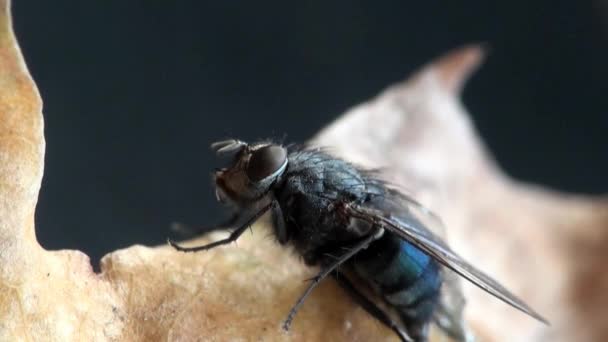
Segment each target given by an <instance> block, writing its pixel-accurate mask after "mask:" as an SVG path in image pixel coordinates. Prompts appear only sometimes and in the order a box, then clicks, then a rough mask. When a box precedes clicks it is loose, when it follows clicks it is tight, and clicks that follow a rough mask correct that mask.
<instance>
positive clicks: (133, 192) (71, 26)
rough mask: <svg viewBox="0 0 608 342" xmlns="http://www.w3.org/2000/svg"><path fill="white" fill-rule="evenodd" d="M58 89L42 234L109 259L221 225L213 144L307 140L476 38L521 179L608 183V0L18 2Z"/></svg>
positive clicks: (497, 124)
mask: <svg viewBox="0 0 608 342" xmlns="http://www.w3.org/2000/svg"><path fill="white" fill-rule="evenodd" d="M13 13H14V24H15V30H16V33H17V36H18V39H19V41H20V44H21V46H22V49H23V53H24V55H25V58H26V61H27V63H28V65H29V68H30V70H31V72H32V74H33V77H34V79H35V80H36V82H37V84H38V87H39V89H40V92H41V94H42V97H43V99H44V114H45V124H46V128H45V132H46V140H47V153H46V167H45V169H46V170H45V176H44V180H43V184H42V191H41V194H40V203H39V205H38V210H37V234H38V236H39V239H40V240H41V242H42V244H43V245H44V246H45V247H47V248H51V249H57V248H78V249H82V250H84V251H85V252H87V253H88V254H89V255H90V256H91V257H92V258H93V260H97V259H98V258H99V257H100V256H102V255H103V254H105V253H106V252H108V251H110V250H113V249H115V248H119V247H125V246H128V245H131V244H134V243H143V244H159V243H163V242H164V240H165V238H166V236H167V235H168V234H169V232H168V226H169V223H170V222H171V221H175V220H177V221H183V222H188V223H200V224H210V223H213V222H216V221H217V220H218V219H219V217H220V213H221V211H219V210H218V208H219V206H218V205H217V204H215V203H214V202H215V200H214V196H213V195H212V191H211V189H212V188H211V183H210V176H209V172H210V171H211V169H212V167H213V166H215V159H214V156H213V155H212V153H211V152H210V151H209V149H208V144H209V143H210V142H212V141H214V140H216V139H219V138H224V137H226V136H236V137H240V138H242V139H246V140H247V139H248V140H251V139H254V138H260V137H262V138H265V137H269V136H280V137H282V136H283V135H286V136H287V138H288V140H291V141H303V140H306V139H307V138H309V137H310V136H311V135H313V134H314V133H315V132H316V131H317V130H319V129H320V128H321V127H323V125H325V124H326V123H328V122H329V121H330V120H332V119H333V118H335V117H337V116H338V115H339V114H340V113H341V112H343V111H344V110H346V109H347V108H349V107H350V106H353V105H355V104H358V103H360V102H362V101H364V100H366V99H368V98H370V97H371V96H374V95H375V94H377V93H378V92H379V91H380V90H382V89H383V88H384V87H386V86H388V85H389V84H391V83H393V82H396V81H399V80H402V79H403V78H405V77H406V76H407V75H408V74H410V73H411V72H413V71H414V70H415V69H416V68H418V67H419V66H420V65H422V64H424V63H426V62H428V61H429V60H430V59H432V58H434V57H436V56H438V55H440V54H442V53H444V52H446V51H448V50H450V49H452V48H455V47H458V46H460V45H463V44H466V43H471V42H484V43H487V44H488V45H489V47H490V48H491V54H490V55H489V58H488V59H487V62H486V63H485V64H484V66H483V67H482V69H480V71H479V72H478V73H477V74H476V75H475V76H474V77H473V78H472V80H471V81H470V82H469V85H468V87H467V88H466V90H465V93H464V102H465V104H466V106H467V108H468V109H469V110H470V111H471V113H472V114H473V116H474V121H475V124H476V126H477V128H478V129H479V130H480V132H481V135H482V136H483V137H484V139H485V140H486V141H487V143H488V144H489V146H490V148H491V150H492V151H493V152H494V154H495V155H496V158H497V159H498V161H499V163H500V164H501V165H502V166H503V167H504V168H505V169H506V171H507V172H508V173H509V174H510V175H512V176H514V177H517V178H519V179H522V180H526V181H530V182H535V183H541V184H545V185H548V186H551V187H553V188H557V189H561V190H567V191H574V192H583V193H606V192H607V191H608V182H607V181H606V179H605V175H606V174H608V158H607V156H608V154H607V153H608V138H607V137H606V132H607V131H608V112H607V110H606V108H608V96H607V95H606V91H605V90H606V80H607V79H608V67H607V66H606V61H608V6H606V5H605V4H604V3H603V2H602V1H601V0H598V1H595V2H594V1H548V0H543V1H534V2H524V1H519V2H518V1H504V2H491V1H470V2H457V3H452V2H448V1H393V2H391V1H385V2H371V1H352V0H350V1H304V2H284V1H266V2H259V1H224V2H222V1H213V2H203V1H176V2H172V1H152V0H146V1H143V0H142V1H124V0H117V1H95V2H93V1H63V0H54V1H27V0H19V1H14V4H13Z"/></svg>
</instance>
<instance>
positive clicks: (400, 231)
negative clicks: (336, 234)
mask: <svg viewBox="0 0 608 342" xmlns="http://www.w3.org/2000/svg"><path fill="white" fill-rule="evenodd" d="M390 202H392V201H389V203H386V204H387V205H388V207H389V208H386V209H388V210H386V211H385V210H379V209H377V208H372V207H368V206H365V205H358V204H349V205H347V206H346V207H345V211H346V214H347V215H349V216H352V217H355V218H358V219H360V220H364V221H367V222H369V223H371V224H377V225H379V226H381V227H383V228H384V229H386V230H387V231H389V232H391V233H394V234H396V235H397V236H399V237H401V238H402V239H404V240H407V241H408V242H410V243H412V244H413V245H414V246H416V247H418V248H419V249H420V250H422V251H424V252H425V253H427V254H428V255H429V256H431V257H433V258H434V259H435V260H437V262H439V263H441V264H442V265H444V266H445V267H447V268H449V269H451V270H452V271H454V272H455V273H457V274H459V275H460V276H462V277H463V278H465V279H467V280H468V281H470V282H471V283H473V284H475V285H476V286H478V287H479V288H481V289H482V290H484V291H486V292H488V293H490V294H491V295H493V296H494V297H496V298H498V299H500V300H502V301H503V302H505V303H507V304H509V305H511V306H513V307H514V308H516V309H518V310H520V311H522V312H524V313H526V314H528V315H530V316H531V317H534V318H535V319H537V320H539V321H541V322H543V323H545V324H548V322H547V320H546V319H544V318H543V317H542V316H541V315H539V314H538V313H537V312H536V311H534V310H533V309H532V308H530V307H529V306H528V305H527V304H526V303H524V302H523V301H522V300H521V299H519V298H517V297H516V296H515V295H513V294H512V293H511V292H509V291H508V290H507V289H505V288H504V287H503V286H502V285H500V284H499V283H498V282H497V281H496V280H494V279H492V278H491V277H490V276H488V275H487V274H485V273H483V272H482V271H480V270H478V269H477V268H475V267H474V266H472V265H471V264H469V263H468V262H466V261H464V260H463V259H462V258H461V257H460V256H458V255H457V254H456V253H455V252H454V251H452V249H451V248H450V247H448V246H447V245H446V244H445V242H443V240H442V239H441V238H439V237H438V236H437V235H436V234H434V233H433V232H431V231H430V230H429V229H427V227H425V225H424V224H422V223H421V221H419V220H418V219H417V218H416V217H415V215H413V214H412V212H411V208H412V206H411V205H410V206H409V207H402V208H401V211H405V212H406V214H405V215H399V216H395V213H399V212H400V211H398V208H396V207H393V208H391V206H393V205H396V204H397V203H390ZM414 207H415V206H414ZM408 210H409V215H407V213H408Z"/></svg>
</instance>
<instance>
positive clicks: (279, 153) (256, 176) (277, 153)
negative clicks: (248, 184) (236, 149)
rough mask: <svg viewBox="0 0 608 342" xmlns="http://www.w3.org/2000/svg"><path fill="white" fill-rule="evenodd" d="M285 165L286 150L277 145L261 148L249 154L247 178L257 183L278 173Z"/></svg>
mask: <svg viewBox="0 0 608 342" xmlns="http://www.w3.org/2000/svg"><path fill="white" fill-rule="evenodd" d="M286 163H287V150H286V149H285V148H283V147H282V146H279V145H268V146H264V147H261V148H259V149H257V150H255V151H253V152H252V153H251V157H250V158H249V163H248V164H247V177H249V180H251V181H253V182H258V181H260V180H262V179H264V178H268V177H270V176H272V175H274V174H276V173H278V172H280V171H281V170H282V169H283V168H284V167H285V164H286Z"/></svg>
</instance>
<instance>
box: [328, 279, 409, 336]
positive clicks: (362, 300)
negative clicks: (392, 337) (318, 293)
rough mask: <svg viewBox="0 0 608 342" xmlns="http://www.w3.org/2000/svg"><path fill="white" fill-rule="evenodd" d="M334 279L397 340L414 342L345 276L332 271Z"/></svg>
mask: <svg viewBox="0 0 608 342" xmlns="http://www.w3.org/2000/svg"><path fill="white" fill-rule="evenodd" d="M331 275H332V276H333V277H334V279H336V281H337V282H338V285H340V287H342V289H344V290H345V291H346V293H348V295H349V296H350V297H351V298H352V299H353V300H354V301H355V302H356V303H357V304H359V306H361V307H362V308H363V309H364V310H365V311H367V313H368V314H370V315H371V316H372V317H374V318H375V319H377V320H378V321H380V323H382V324H384V325H386V326H387V327H389V328H390V329H391V330H393V331H394V332H395V334H397V336H398V337H399V339H401V341H403V342H414V339H412V338H411V337H410V336H409V335H408V334H407V333H406V332H405V331H403V330H402V329H401V328H400V327H399V325H398V324H397V323H396V322H395V321H394V320H393V319H392V318H391V317H390V316H389V315H387V314H386V312H384V311H382V309H380V308H379V307H378V306H377V305H376V304H374V303H373V302H372V301H371V300H369V299H368V298H367V297H366V296H365V295H364V294H363V293H361V292H359V290H357V288H356V287H355V286H354V285H353V284H352V283H351V282H350V281H349V280H348V279H347V278H346V276H345V275H343V274H342V273H340V272H338V271H334V272H332V274H331Z"/></svg>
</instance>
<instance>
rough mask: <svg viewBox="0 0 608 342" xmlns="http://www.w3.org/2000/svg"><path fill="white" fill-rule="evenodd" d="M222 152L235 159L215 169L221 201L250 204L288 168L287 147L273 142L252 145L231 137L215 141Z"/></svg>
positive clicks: (265, 191)
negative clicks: (227, 164)
mask: <svg viewBox="0 0 608 342" xmlns="http://www.w3.org/2000/svg"><path fill="white" fill-rule="evenodd" d="M212 148H214V149H216V153H217V154H218V155H230V156H232V158H233V160H232V163H231V164H230V165H229V166H228V167H227V168H224V169H220V170H218V171H216V172H215V174H214V180H215V185H216V197H217V199H218V201H220V202H229V203H233V204H237V205H247V204H249V203H250V202H252V201H257V200H259V199H261V198H262V197H264V195H265V194H266V193H268V191H269V190H270V189H271V187H272V186H273V184H275V183H276V182H277V181H278V180H279V178H280V177H281V176H282V175H283V173H284V171H285V169H286V168H287V164H288V159H287V150H286V149H285V148H284V147H283V146H281V145H277V144H273V143H257V144H253V145H249V144H247V143H245V142H242V141H238V140H228V141H224V142H218V143H215V144H213V145H212Z"/></svg>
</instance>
